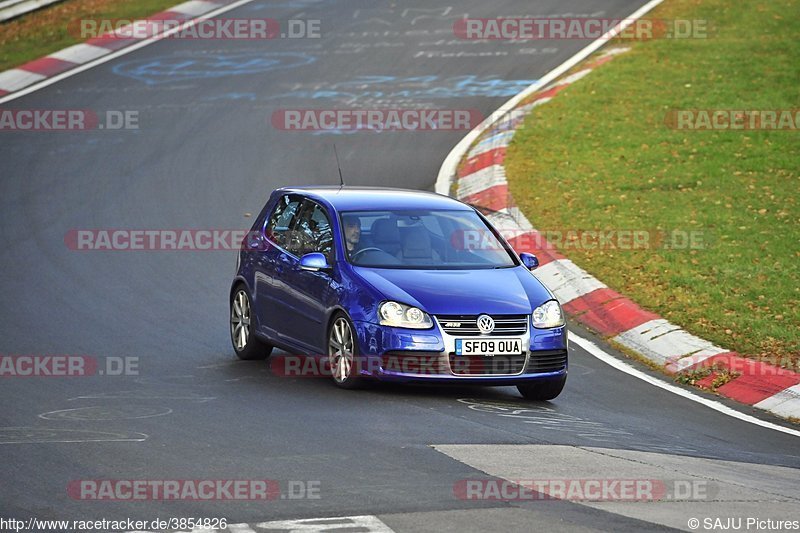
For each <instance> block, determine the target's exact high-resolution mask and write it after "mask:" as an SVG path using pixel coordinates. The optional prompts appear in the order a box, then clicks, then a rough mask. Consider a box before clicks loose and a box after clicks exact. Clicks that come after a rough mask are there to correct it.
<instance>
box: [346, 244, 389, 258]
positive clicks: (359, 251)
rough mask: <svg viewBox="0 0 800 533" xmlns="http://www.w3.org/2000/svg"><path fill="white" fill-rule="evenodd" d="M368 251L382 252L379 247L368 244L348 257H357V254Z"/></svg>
mask: <svg viewBox="0 0 800 533" xmlns="http://www.w3.org/2000/svg"><path fill="white" fill-rule="evenodd" d="M370 251H373V252H382V251H383V250H381V249H380V248H376V247H374V246H368V247H366V248H362V249H360V250H358V251H357V252H355V253H354V254H353V255H351V256H350V259H353V260H355V258H356V257H358V256H359V255H361V254H363V253H364V252H370Z"/></svg>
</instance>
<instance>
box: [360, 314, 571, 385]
mask: <svg viewBox="0 0 800 533" xmlns="http://www.w3.org/2000/svg"><path fill="white" fill-rule="evenodd" d="M355 328H356V333H357V336H358V340H359V345H360V353H361V356H362V357H363V359H364V361H365V364H364V365H362V367H361V374H362V375H363V376H369V377H372V378H375V379H379V380H381V381H398V382H409V381H420V382H428V383H456V384H457V383H461V384H470V383H471V384H481V385H488V386H502V385H514V384H518V383H525V382H531V381H542V380H553V379H560V378H562V377H563V376H565V375H566V374H567V367H568V356H567V328H566V326H562V327H559V328H553V329H549V330H537V329H535V328H532V327H530V324H529V326H528V331H527V332H526V333H525V334H524V335H522V336H521V337H522V338H523V342H524V345H526V346H528V351H527V352H526V353H525V354H521V355H519V356H496V357H483V356H471V357H470V356H456V355H455V339H456V337H454V336H452V335H449V334H447V333H446V332H444V331H443V329H442V328H441V326H440V325H439V323H438V321H436V320H434V327H433V328H431V329H427V330H411V329H403V328H393V327H388V326H380V325H377V324H373V323H369V322H356V323H355ZM462 338H466V337H462Z"/></svg>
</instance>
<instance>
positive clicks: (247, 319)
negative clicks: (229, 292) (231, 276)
mask: <svg viewBox="0 0 800 533" xmlns="http://www.w3.org/2000/svg"><path fill="white" fill-rule="evenodd" d="M252 309H253V306H252V305H250V295H249V294H247V289H245V287H244V285H239V286H237V287H236V289H235V290H234V291H233V297H232V298H231V315H230V319H231V320H230V322H231V344H233V349H234V350H235V351H236V356H237V357H238V358H239V359H242V360H245V361H259V360H263V359H266V358H267V357H269V356H270V354H271V353H272V346H270V345H269V344H267V343H265V342H263V341H261V339H259V338H258V337H256V336H255V335H254V334H253V328H252V324H253V320H252Z"/></svg>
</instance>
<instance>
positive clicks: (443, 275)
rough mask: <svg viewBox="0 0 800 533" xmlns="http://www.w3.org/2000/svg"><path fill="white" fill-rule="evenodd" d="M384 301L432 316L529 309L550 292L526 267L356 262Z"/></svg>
mask: <svg viewBox="0 0 800 533" xmlns="http://www.w3.org/2000/svg"><path fill="white" fill-rule="evenodd" d="M354 270H355V272H356V274H358V275H359V276H361V277H362V278H363V279H364V281H366V282H367V283H369V284H370V285H372V286H373V287H374V288H375V289H377V290H378V291H379V292H380V293H382V294H383V296H384V297H385V298H386V299H387V300H395V301H397V302H400V303H404V304H409V305H414V306H417V307H419V308H421V309H423V310H424V311H427V312H428V313H431V314H434V315H477V314H480V313H488V314H529V313H531V312H532V311H533V309H535V308H536V307H538V306H540V305H541V304H542V303H544V302H546V301H547V300H550V299H552V298H553V296H552V294H551V293H550V292H549V291H548V290H547V289H546V288H545V287H544V285H542V283H541V282H540V281H539V280H538V279H536V278H535V277H534V276H533V275H532V274H531V273H530V271H528V270H527V269H526V268H525V267H522V266H520V267H514V268H502V269H492V270H402V269H390V268H366V267H354Z"/></svg>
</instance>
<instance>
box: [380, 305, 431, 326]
mask: <svg viewBox="0 0 800 533" xmlns="http://www.w3.org/2000/svg"><path fill="white" fill-rule="evenodd" d="M378 314H379V315H380V319H381V320H380V323H381V326H394V327H396V328H411V329H428V328H431V327H433V321H432V320H431V317H430V316H428V313H426V312H425V311H423V310H422V309H419V308H418V307H412V306H410V305H404V304H400V303H397V302H383V303H382V304H381V305H380V307H379V308H378Z"/></svg>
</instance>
